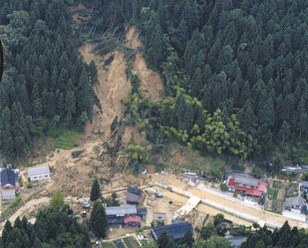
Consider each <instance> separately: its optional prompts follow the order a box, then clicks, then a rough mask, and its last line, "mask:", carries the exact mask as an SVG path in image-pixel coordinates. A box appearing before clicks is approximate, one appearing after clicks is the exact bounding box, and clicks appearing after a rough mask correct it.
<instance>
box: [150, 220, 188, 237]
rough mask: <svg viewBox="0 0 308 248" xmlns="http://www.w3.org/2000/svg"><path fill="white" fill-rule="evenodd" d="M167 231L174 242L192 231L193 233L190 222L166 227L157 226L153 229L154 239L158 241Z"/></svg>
mask: <svg viewBox="0 0 308 248" xmlns="http://www.w3.org/2000/svg"><path fill="white" fill-rule="evenodd" d="M164 231H166V232H167V234H168V237H169V238H171V239H173V240H178V239H180V238H183V237H184V235H185V234H186V233H187V232H188V231H190V232H191V233H193V229H192V225H191V224H190V223H189V222H180V223H176V224H171V225H165V226H157V227H154V228H153V229H152V234H153V236H154V239H155V240H157V239H158V237H159V236H160V235H161V234H162V233H163V232H164Z"/></svg>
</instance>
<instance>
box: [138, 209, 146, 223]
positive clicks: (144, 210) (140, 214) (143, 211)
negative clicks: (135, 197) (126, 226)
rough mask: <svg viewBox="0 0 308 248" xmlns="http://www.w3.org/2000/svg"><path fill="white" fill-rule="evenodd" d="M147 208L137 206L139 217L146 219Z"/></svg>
mask: <svg viewBox="0 0 308 248" xmlns="http://www.w3.org/2000/svg"><path fill="white" fill-rule="evenodd" d="M147 214H148V210H147V209H146V208H137V215H138V216H140V217H141V219H143V220H146V219H147Z"/></svg>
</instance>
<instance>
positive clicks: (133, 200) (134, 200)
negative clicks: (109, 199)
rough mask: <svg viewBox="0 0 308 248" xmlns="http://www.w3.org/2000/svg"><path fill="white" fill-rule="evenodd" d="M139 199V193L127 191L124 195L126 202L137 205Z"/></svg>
mask: <svg viewBox="0 0 308 248" xmlns="http://www.w3.org/2000/svg"><path fill="white" fill-rule="evenodd" d="M139 200H140V196H139V195H135V194H132V193H129V192H127V195H126V203H127V204H130V205H138V204H139Z"/></svg>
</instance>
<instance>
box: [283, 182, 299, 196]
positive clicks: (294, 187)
mask: <svg viewBox="0 0 308 248" xmlns="http://www.w3.org/2000/svg"><path fill="white" fill-rule="evenodd" d="M293 196H298V183H289V184H288V185H287V187H286V197H293Z"/></svg>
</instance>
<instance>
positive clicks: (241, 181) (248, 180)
mask: <svg viewBox="0 0 308 248" xmlns="http://www.w3.org/2000/svg"><path fill="white" fill-rule="evenodd" d="M233 177H234V183H235V184H237V185H243V186H250V187H252V188H257V187H258V185H259V182H258V180H257V179H255V178H253V177H250V176H245V175H242V174H234V176H233Z"/></svg>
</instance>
